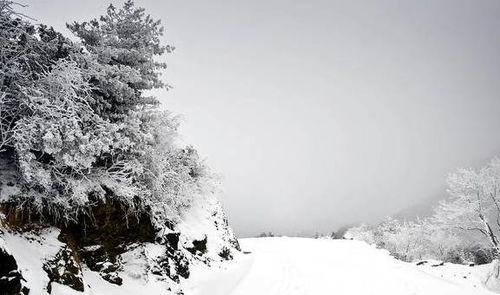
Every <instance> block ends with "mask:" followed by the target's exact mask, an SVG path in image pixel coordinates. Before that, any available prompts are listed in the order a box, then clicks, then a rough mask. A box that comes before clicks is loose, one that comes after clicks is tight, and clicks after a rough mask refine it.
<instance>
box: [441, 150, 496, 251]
mask: <svg viewBox="0 0 500 295" xmlns="http://www.w3.org/2000/svg"><path fill="white" fill-rule="evenodd" d="M448 185H449V188H448V192H449V194H450V195H451V198H450V199H449V200H447V201H444V202H442V203H441V204H440V206H439V207H438V208H437V210H436V214H435V216H434V218H435V221H436V223H438V224H440V225H442V226H444V227H447V228H449V229H450V230H460V231H464V232H470V233H471V234H473V233H476V234H479V235H480V236H482V237H483V238H484V239H485V240H486V241H488V242H489V243H490V245H491V247H492V249H494V251H495V252H496V253H497V256H498V254H499V253H500V252H499V250H500V248H499V230H500V191H499V190H500V159H498V158H495V159H493V160H492V161H491V162H490V163H489V164H488V165H487V166H485V167H483V168H482V169H480V170H478V171H476V170H473V169H460V170H458V171H457V172H455V173H453V174H451V175H450V176H449V177H448Z"/></svg>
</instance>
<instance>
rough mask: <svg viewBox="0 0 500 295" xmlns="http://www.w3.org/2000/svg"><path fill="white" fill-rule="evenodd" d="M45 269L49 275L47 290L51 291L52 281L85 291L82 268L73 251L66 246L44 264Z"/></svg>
mask: <svg viewBox="0 0 500 295" xmlns="http://www.w3.org/2000/svg"><path fill="white" fill-rule="evenodd" d="M43 270H44V271H45V272H46V273H47V275H48V277H49V283H48V285H47V291H48V292H49V293H51V291H52V283H53V282H56V283H59V284H62V285H66V286H68V287H70V288H72V289H75V290H77V291H83V278H82V269H81V267H80V265H79V264H78V262H77V261H76V260H75V257H74V254H73V252H72V251H71V250H70V249H69V248H68V247H64V248H63V249H61V250H60V251H59V252H58V253H57V254H56V255H55V256H54V258H53V259H51V260H49V261H47V262H46V263H45V264H44V265H43Z"/></svg>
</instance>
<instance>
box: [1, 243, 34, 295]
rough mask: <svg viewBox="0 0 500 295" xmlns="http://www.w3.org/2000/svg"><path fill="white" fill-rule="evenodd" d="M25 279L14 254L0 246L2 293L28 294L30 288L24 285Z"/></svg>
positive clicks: (12, 294)
mask: <svg viewBox="0 0 500 295" xmlns="http://www.w3.org/2000/svg"><path fill="white" fill-rule="evenodd" d="M23 280H24V279H23V276H22V275H21V274H20V273H19V271H18V269H17V263H16V259H15V258H14V256H12V255H10V254H9V253H8V252H7V251H6V250H5V249H3V248H2V247H0V295H17V294H28V293H29V289H28V288H26V287H23V284H22V281H23Z"/></svg>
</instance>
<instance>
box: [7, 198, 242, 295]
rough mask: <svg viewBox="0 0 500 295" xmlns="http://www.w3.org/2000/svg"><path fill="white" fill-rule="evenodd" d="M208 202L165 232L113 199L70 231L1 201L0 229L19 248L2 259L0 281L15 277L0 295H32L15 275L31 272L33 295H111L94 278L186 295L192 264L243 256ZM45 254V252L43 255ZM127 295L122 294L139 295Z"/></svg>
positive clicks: (212, 201)
mask: <svg viewBox="0 0 500 295" xmlns="http://www.w3.org/2000/svg"><path fill="white" fill-rule="evenodd" d="M204 198H206V200H201V201H200V202H199V203H198V205H197V206H193V207H190V208H186V209H185V210H186V211H185V212H184V214H183V216H182V219H181V220H177V221H176V223H173V222H172V223H171V222H170V221H169V222H167V223H166V224H164V225H161V224H160V225H159V224H153V223H152V218H151V216H150V215H149V213H148V210H147V209H146V210H145V211H142V212H143V213H142V214H136V213H132V211H131V210H128V208H125V207H123V206H121V205H120V203H118V202H116V201H115V199H114V198H113V196H112V192H109V195H108V197H106V198H105V199H100V200H97V199H94V200H92V202H91V203H92V205H90V206H89V207H88V208H87V211H86V212H83V213H82V215H81V216H80V217H79V219H78V220H77V221H76V222H73V223H70V224H58V223H56V222H55V221H53V219H51V218H50V216H45V215H44V214H45V213H44V212H41V213H35V214H33V213H32V212H31V215H30V212H29V210H28V211H22V212H20V211H17V207H16V206H15V205H16V204H15V202H8V201H7V202H5V201H4V202H0V230H1V228H5V229H6V231H5V233H4V235H3V237H4V238H5V241H6V245H7V246H9V243H12V244H11V245H12V246H13V247H16V248H17V249H16V251H14V252H12V255H8V254H9V253H7V252H6V253H3V254H2V253H0V265H1V269H0V277H4V276H5V275H3V274H8V275H9V276H10V277H9V279H8V280H5V281H3V280H0V295H14V294H16V295H17V294H23V293H22V292H25V293H26V294H27V292H28V290H27V289H23V285H22V280H23V278H22V276H21V273H20V272H18V271H17V269H21V270H22V272H23V273H24V271H26V270H28V271H27V272H26V273H24V275H25V278H27V280H28V282H27V285H29V286H30V288H32V290H31V292H30V294H36V295H39V294H40V295H43V294H45V295H47V294H51V292H52V293H54V292H56V291H55V290H56V289H55V288H56V286H57V288H61V286H60V285H63V286H66V287H69V288H72V289H74V290H77V291H84V292H90V293H92V294H96V295H100V294H103V295H104V294H106V292H107V291H106V290H109V289H107V288H109V286H108V287H106V286H107V284H106V283H103V282H102V281H101V282H100V283H98V284H96V282H98V281H96V280H95V279H93V280H91V281H89V280H88V279H86V278H87V276H88V275H91V276H92V277H94V276H95V274H94V273H97V274H98V275H99V276H100V277H101V278H102V279H104V280H105V281H107V282H108V283H109V284H114V285H118V286H120V285H122V284H126V285H127V290H129V289H128V288H129V287H130V286H131V285H132V286H137V288H139V290H141V292H142V291H144V292H149V294H157V293H158V290H165V291H170V292H171V293H172V294H183V293H182V290H181V286H180V284H179V283H180V282H181V279H182V278H188V277H189V276H190V265H191V264H198V263H204V264H206V265H207V266H210V265H211V263H212V262H214V261H221V260H228V259H232V257H233V253H234V252H233V251H237V249H239V245H238V243H237V240H236V239H235V238H234V235H233V234H232V231H231V229H230V228H229V226H228V224H227V219H226V218H225V214H224V212H223V211H222V208H221V207H220V204H219V203H218V202H217V201H216V199H215V198H213V196H207V197H204ZM2 212H3V214H5V215H2ZM156 222H157V221H156ZM1 239H2V233H1V231H0V242H1ZM1 245H2V244H1V243H0V249H1V248H2V247H1ZM14 245H15V246H14ZM18 245H21V246H20V247H19V246H18ZM40 247H41V248H43V249H44V250H40V251H38V250H37V248H40ZM22 249H30V250H29V251H31V252H37V258H36V259H35V260H36V261H37V262H36V263H35V264H32V263H31V262H32V261H34V260H33V259H28V260H27V259H21V258H22V257H23V255H24V254H23V250H22ZM45 249H47V250H45ZM16 257H17V258H18V261H17V265H16V260H15V259H14V258H16ZM4 261H5V262H4ZM33 270H35V271H34V272H33ZM33 282H35V285H33ZM2 284H3V285H2ZM142 286H144V290H143V287H142ZM113 288H116V287H113ZM132 289H133V288H132ZM4 290H8V291H4ZM57 290H59V289H57ZM127 290H125V289H124V295H126V294H136V293H137V291H130V292H129V291H127ZM135 290H138V289H135ZM152 290H153V291H152ZM162 292H163V291H162ZM57 293H58V294H59V293H60V292H59V291H58V292H57ZM145 294H146V293H145Z"/></svg>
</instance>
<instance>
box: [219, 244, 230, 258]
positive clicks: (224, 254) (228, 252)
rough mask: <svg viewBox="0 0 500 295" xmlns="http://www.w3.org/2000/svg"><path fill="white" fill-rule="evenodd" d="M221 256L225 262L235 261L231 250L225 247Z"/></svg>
mask: <svg viewBox="0 0 500 295" xmlns="http://www.w3.org/2000/svg"><path fill="white" fill-rule="evenodd" d="M219 256H220V257H221V258H223V259H225V260H231V259H233V255H232V254H231V250H230V249H229V248H228V247H223V248H222V250H221V251H220V253H219Z"/></svg>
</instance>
